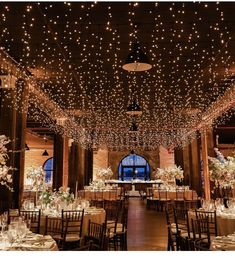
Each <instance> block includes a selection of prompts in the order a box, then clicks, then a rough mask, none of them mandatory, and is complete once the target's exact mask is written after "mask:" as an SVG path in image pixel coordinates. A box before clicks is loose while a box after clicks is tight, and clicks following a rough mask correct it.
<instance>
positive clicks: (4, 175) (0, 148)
mask: <svg viewBox="0 0 235 258" xmlns="http://www.w3.org/2000/svg"><path fill="white" fill-rule="evenodd" d="M9 142H10V140H9V139H8V138H7V137H6V136H5V135H0V184H1V185H5V186H6V187H7V188H8V189H9V190H10V191H12V192H13V188H12V187H11V186H10V184H11V183H12V171H13V170H15V169H14V168H13V167H8V166H7V165H6V162H7V160H8V158H9V157H8V154H7V148H6V145H7V144H8V143H9Z"/></svg>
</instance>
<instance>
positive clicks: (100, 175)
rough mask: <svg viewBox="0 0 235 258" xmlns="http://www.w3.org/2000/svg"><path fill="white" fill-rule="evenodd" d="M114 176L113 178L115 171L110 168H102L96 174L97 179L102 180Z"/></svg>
mask: <svg viewBox="0 0 235 258" xmlns="http://www.w3.org/2000/svg"><path fill="white" fill-rule="evenodd" d="M112 176H113V171H112V170H111V168H110V167H108V168H107V169H105V168H100V169H98V171H97V173H96V177H97V179H101V180H108V179H110V178H111V177H112Z"/></svg>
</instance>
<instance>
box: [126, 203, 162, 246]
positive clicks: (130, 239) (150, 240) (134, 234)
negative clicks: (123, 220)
mask: <svg viewBox="0 0 235 258" xmlns="http://www.w3.org/2000/svg"><path fill="white" fill-rule="evenodd" d="M127 244H128V251H166V247H167V230H166V219H165V213H163V212H157V211H155V210H149V209H146V201H144V200H141V199H140V198H130V199H129V214H128V235H127Z"/></svg>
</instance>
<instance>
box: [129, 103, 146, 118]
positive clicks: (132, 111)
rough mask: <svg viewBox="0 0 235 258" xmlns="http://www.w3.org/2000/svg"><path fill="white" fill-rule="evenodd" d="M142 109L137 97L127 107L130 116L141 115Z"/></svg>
mask: <svg viewBox="0 0 235 258" xmlns="http://www.w3.org/2000/svg"><path fill="white" fill-rule="evenodd" d="M142 113H143V112H142V110H141V108H140V105H139V104H138V103H137V101H136V99H134V100H133V102H132V103H131V104H130V105H129V106H128V107H127V111H126V114H127V115H130V116H141V115H142Z"/></svg>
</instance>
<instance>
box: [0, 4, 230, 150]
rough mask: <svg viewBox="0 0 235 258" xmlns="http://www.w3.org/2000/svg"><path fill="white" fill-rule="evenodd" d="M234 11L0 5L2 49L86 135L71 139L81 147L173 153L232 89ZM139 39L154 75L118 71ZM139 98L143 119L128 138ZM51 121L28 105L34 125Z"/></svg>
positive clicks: (194, 6) (189, 7) (197, 7)
mask: <svg viewBox="0 0 235 258" xmlns="http://www.w3.org/2000/svg"><path fill="white" fill-rule="evenodd" d="M234 11H235V4H234V3H232V2H227V3H223V2H220V3H215V2H210V3H205V2H201V3H198V2H197V3H192V2H186V3H183V2H178V3H176V2H167V3H164V2H160V3H154V2H139V3H134V2H131V3H128V2H96V3H92V2H72V3H68V2H66V3H64V2H42V3H37V2H33V3H30V2H28V3H24V2H18V3H10V2H9V3H3V2H2V3H0V13H1V16H2V18H3V19H2V22H1V26H0V32H1V33H0V35H1V37H0V45H1V46H2V47H4V50H5V51H6V52H7V53H8V54H9V55H10V56H11V57H13V58H14V59H15V60H16V61H17V62H19V63H20V64H21V65H22V67H24V68H26V69H27V70H28V71H29V72H30V74H31V75H32V76H33V77H34V79H35V80H36V82H37V87H38V88H40V89H42V90H43V91H44V92H45V93H46V94H47V95H48V96H49V97H50V99H52V100H53V101H55V102H56V103H57V104H58V106H59V107H60V108H61V109H62V110H65V111H66V112H67V114H68V115H69V117H70V118H71V119H72V121H74V122H75V124H77V125H78V126H80V128H82V129H83V130H84V132H85V133H84V134H82V136H81V135H79V137H78V136H76V135H75V133H74V134H73V130H70V135H71V137H73V138H75V140H77V141H79V142H81V143H82V144H83V146H84V147H95V148H99V147H104V146H106V147H109V148H112V149H133V148H142V149H154V148H156V147H158V146H159V145H160V144H163V145H165V146H166V147H170V146H173V147H174V146H180V145H182V144H183V143H184V142H185V141H186V140H187V137H186V136H187V132H188V131H190V130H192V129H193V128H195V127H196V125H197V124H198V123H200V121H201V120H202V116H203V113H204V112H205V111H206V110H207V109H208V107H209V106H210V105H211V103H213V101H215V100H216V99H217V98H218V97H219V96H220V95H223V93H224V91H225V90H226V89H227V88H228V87H230V86H231V84H232V83H233V79H234V72H235V63H234V61H235V44H234V43H235V42H234V40H235V39H234V32H235V31H234V27H235V26H234V25H235V16H234ZM136 39H137V40H138V41H139V42H140V44H141V47H142V49H143V50H144V51H145V52H146V54H147V55H148V57H149V60H150V63H151V64H152V65H153V67H152V69H151V70H149V71H146V72H136V73H135V72H127V71H125V70H123V69H122V65H123V64H124V62H125V59H126V57H127V55H128V53H129V51H130V50H131V43H132V42H134V41H135V40H136ZM133 99H136V100H137V101H138V103H139V105H140V106H141V108H142V111H143V114H142V115H141V116H140V117H136V118H135V120H136V124H137V125H138V131H137V132H134V133H133V132H132V133H131V132H129V128H130V126H131V120H132V118H130V117H129V116H128V115H127V114H126V109H127V107H128V105H129V104H130V103H131V102H132V101H133ZM75 111H76V114H75ZM47 115H48V114H45V113H43V112H40V108H39V106H37V104H35V101H33V100H32V101H30V100H29V120H34V121H35V120H37V121H41V123H42V124H46V127H47V128H48V127H49V128H50V127H51V124H52V123H54V122H53V121H51V120H50V122H49V121H48V122H46V121H47V120H46V117H47ZM68 128H69V126H68V125H66V123H65V126H64V129H63V130H64V131H66V130H67V129H68ZM70 129H71V128H70ZM64 131H63V132H64Z"/></svg>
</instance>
